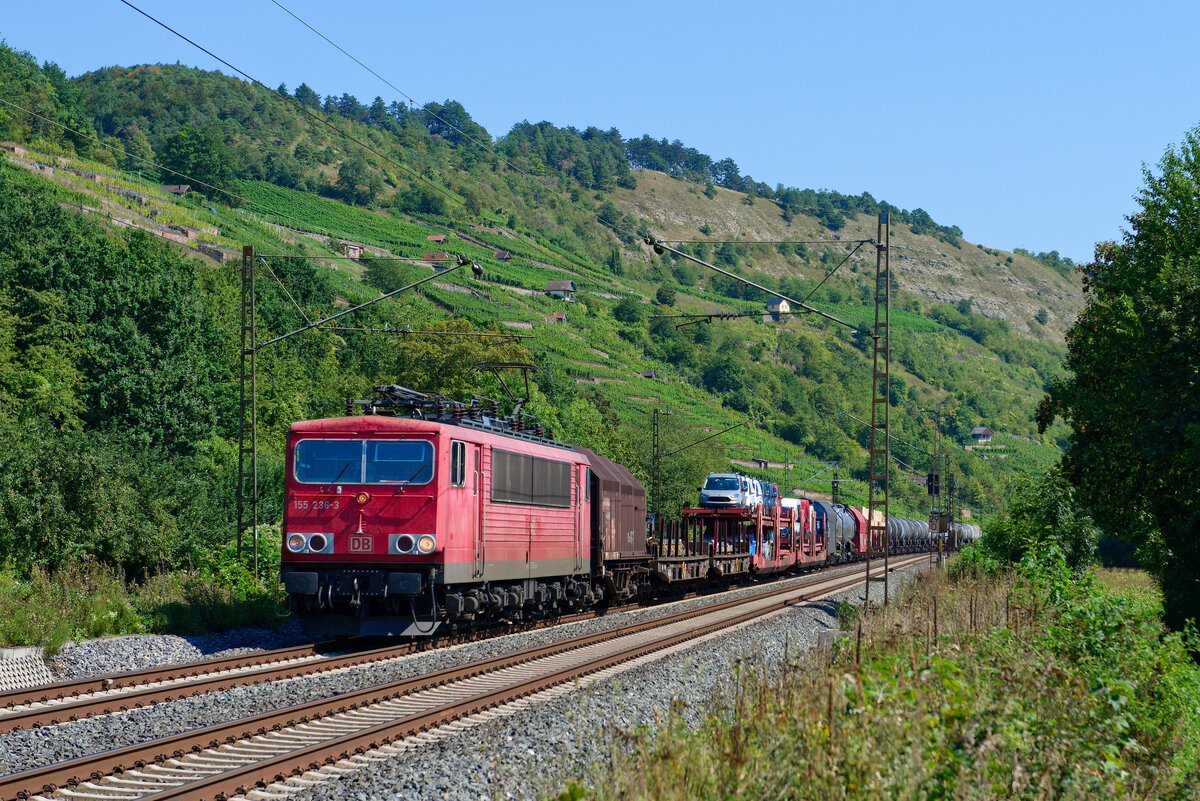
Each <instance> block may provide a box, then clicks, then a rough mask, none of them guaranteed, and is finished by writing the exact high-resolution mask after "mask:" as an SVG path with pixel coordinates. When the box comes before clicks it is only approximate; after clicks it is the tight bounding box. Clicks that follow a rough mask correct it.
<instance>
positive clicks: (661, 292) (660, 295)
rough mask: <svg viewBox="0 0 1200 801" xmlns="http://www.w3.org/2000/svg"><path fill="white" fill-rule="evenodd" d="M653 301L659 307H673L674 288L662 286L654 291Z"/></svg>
mask: <svg viewBox="0 0 1200 801" xmlns="http://www.w3.org/2000/svg"><path fill="white" fill-rule="evenodd" d="M654 300H655V302H656V303H658V305H660V306H674V305H675V287H673V286H669V285H667V284H663V285H662V286H660V287H659V288H658V289H656V290H655V291H654Z"/></svg>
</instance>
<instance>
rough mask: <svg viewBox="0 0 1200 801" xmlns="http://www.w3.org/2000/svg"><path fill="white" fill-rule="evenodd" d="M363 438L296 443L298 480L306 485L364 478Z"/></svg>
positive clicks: (357, 481) (348, 482)
mask: <svg viewBox="0 0 1200 801" xmlns="http://www.w3.org/2000/svg"><path fill="white" fill-rule="evenodd" d="M362 458H363V441H362V440H361V439H302V440H300V441H299V442H297V443H296V452H295V470H294V472H295V475H296V480H297V481H300V482H303V483H305V484H336V483H337V482H339V481H341V482H344V483H346V484H358V483H359V482H361V481H362V471H363V466H362Z"/></svg>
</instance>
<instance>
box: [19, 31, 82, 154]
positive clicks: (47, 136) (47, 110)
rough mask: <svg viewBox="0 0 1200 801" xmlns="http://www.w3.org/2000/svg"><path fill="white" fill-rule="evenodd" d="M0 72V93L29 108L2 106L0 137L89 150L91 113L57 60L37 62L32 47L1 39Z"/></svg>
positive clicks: (66, 148) (47, 145)
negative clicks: (16, 47)
mask: <svg viewBox="0 0 1200 801" xmlns="http://www.w3.org/2000/svg"><path fill="white" fill-rule="evenodd" d="M0 76H2V77H3V80H0V97H2V98H3V99H4V100H7V101H8V102H9V103H12V104H14V105H16V106H19V107H20V108H23V109H28V110H29V111H32V112H33V114H27V113H25V112H23V111H17V110H16V109H13V108H12V107H10V106H4V107H3V108H0V139H8V140H15V141H18V142H29V143H37V144H39V145H40V146H43V147H49V148H62V149H63V150H64V151H65V152H68V153H71V152H74V153H78V154H80V155H84V154H88V153H90V152H92V149H93V147H95V145H94V144H93V142H92V141H91V139H92V137H93V136H94V135H95V131H94V129H93V128H92V121H91V115H90V114H89V112H88V110H87V109H86V108H84V106H83V103H82V102H81V98H80V93H79V92H78V90H77V89H76V88H75V87H74V86H73V85H72V84H71V82H69V81H68V80H67V76H66V73H64V72H63V71H62V69H61V68H60V67H59V66H58V65H57V64H54V63H53V62H46V64H45V65H44V66H38V62H37V59H36V58H34V56H33V55H32V54H31V53H25V52H17V51H16V50H13V49H12V48H11V47H9V46H8V44H7V43H5V42H4V41H2V40H0ZM55 123H57V125H56V124H55ZM60 126H63V127H60ZM64 127H65V128H69V129H71V130H69V131H67V130H64V129H63V128H64Z"/></svg>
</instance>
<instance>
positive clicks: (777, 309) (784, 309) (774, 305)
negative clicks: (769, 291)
mask: <svg viewBox="0 0 1200 801" xmlns="http://www.w3.org/2000/svg"><path fill="white" fill-rule="evenodd" d="M791 310H792V306H791V304H790V303H788V302H787V301H786V300H784V299H783V298H772V299H771V301H770V302H769V303H767V313H768V314H770V315H771V319H772V320H774V321H775V322H779V321H780V320H781V319H782V317H783V315H785V314H787V313H788V312H790V311H791Z"/></svg>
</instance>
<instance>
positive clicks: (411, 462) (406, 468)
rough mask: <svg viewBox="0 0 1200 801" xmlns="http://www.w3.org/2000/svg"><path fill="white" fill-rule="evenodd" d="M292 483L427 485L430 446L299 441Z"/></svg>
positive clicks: (423, 442)
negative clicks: (294, 479)
mask: <svg viewBox="0 0 1200 801" xmlns="http://www.w3.org/2000/svg"><path fill="white" fill-rule="evenodd" d="M294 473H295V476H296V480H297V481H299V482H301V483H303V484H336V483H338V482H341V483H344V484H427V483H429V481H430V480H432V479H433V444H432V443H431V442H428V441H426V440H361V439H302V440H300V441H299V442H297V443H296V453H295V468H294Z"/></svg>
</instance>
